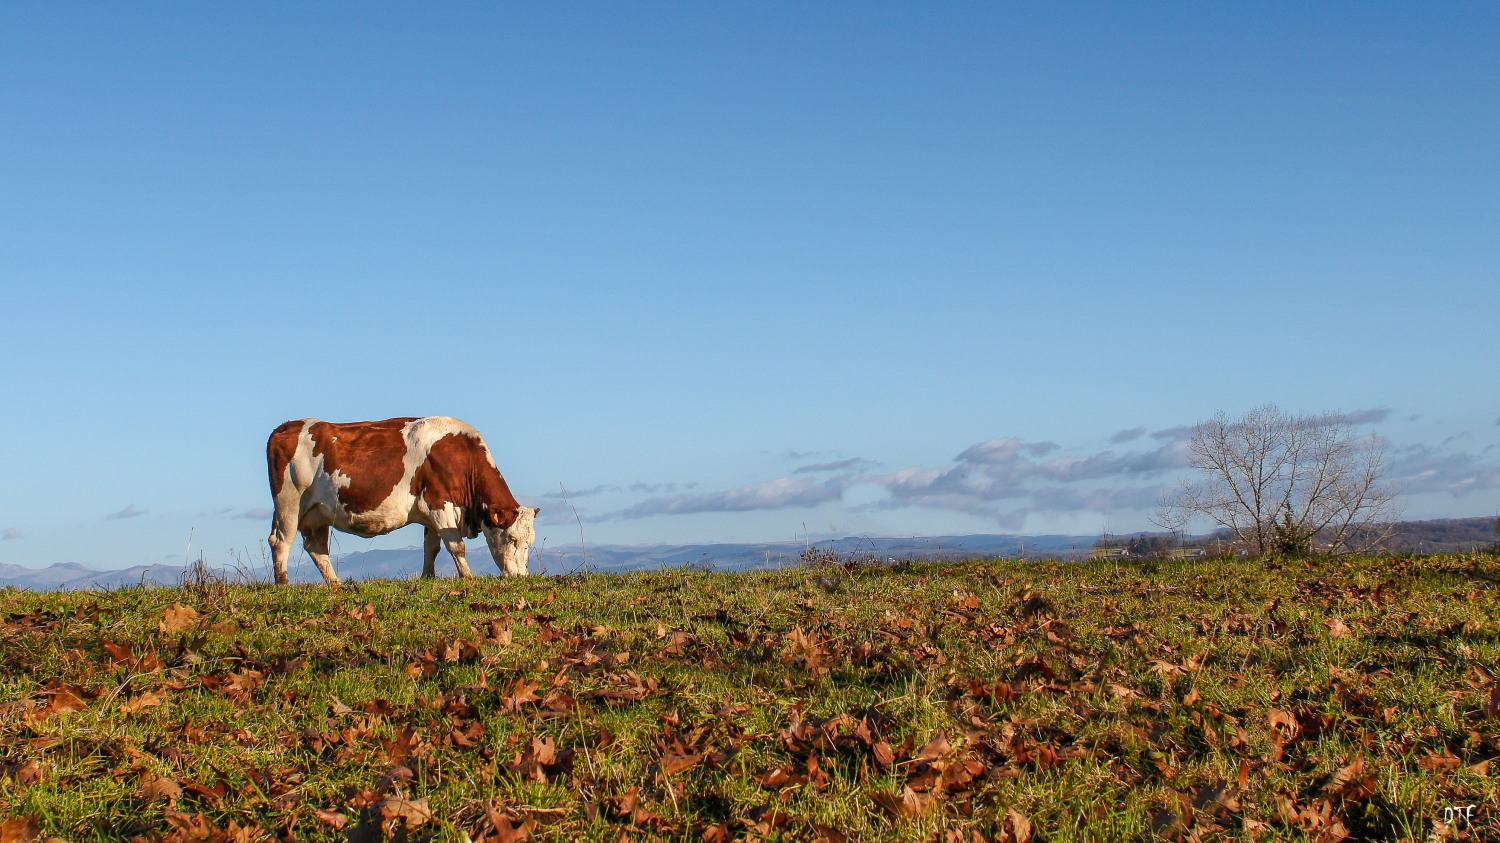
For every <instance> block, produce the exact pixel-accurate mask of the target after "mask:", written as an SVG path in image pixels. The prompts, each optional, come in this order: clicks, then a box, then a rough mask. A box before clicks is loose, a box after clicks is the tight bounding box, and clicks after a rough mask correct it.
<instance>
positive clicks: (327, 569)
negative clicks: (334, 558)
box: [302, 527, 339, 585]
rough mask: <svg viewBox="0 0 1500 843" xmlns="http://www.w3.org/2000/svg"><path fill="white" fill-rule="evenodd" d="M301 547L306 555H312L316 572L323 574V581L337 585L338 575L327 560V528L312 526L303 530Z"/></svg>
mask: <svg viewBox="0 0 1500 843" xmlns="http://www.w3.org/2000/svg"><path fill="white" fill-rule="evenodd" d="M302 547H303V548H305V549H306V550H307V555H308V556H311V557H312V561H313V564H314V565H317V566H318V572H319V573H321V574H322V575H323V582H326V583H328V584H329V585H338V584H339V575H338V573H337V572H336V571H334V570H333V563H332V562H330V561H329V560H328V528H327V527H314V528H312V529H310V530H303V531H302Z"/></svg>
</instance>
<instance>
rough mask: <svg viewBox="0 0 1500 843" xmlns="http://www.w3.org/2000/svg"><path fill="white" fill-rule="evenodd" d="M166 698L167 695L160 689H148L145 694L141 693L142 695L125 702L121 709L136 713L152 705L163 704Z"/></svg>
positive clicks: (125, 711) (125, 712)
mask: <svg viewBox="0 0 1500 843" xmlns="http://www.w3.org/2000/svg"><path fill="white" fill-rule="evenodd" d="M166 699H167V695H166V694H165V693H161V692H158V691H147V692H145V693H144V694H141V695H140V696H138V697H135V698H134V699H131V700H129V701H127V702H125V703H124V704H123V705H121V706H120V711H121V712H122V713H124V714H136V713H138V712H142V711H145V710H146V709H148V708H151V707H152V706H158V705H161V704H162V703H163V702H165V701H166Z"/></svg>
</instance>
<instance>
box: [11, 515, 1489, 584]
mask: <svg viewBox="0 0 1500 843" xmlns="http://www.w3.org/2000/svg"><path fill="white" fill-rule="evenodd" d="M1098 540H1099V537H1098V536H1060V535H1049V536H995V535H975V536H928V537H923V538H858V537H850V538H842V539H833V540H829V541H822V542H817V543H815V544H813V545H804V544H800V543H796V542H762V543H743V544H691V545H648V546H629V545H589V546H588V547H587V548H583V547H580V546H578V545H572V546H564V547H555V548H554V547H533V548H532V549H531V572H532V573H533V574H542V575H551V574H569V573H574V572H579V571H583V570H584V569H585V567H587V569H588V570H590V571H595V572H611V573H618V572H626V571H655V570H661V569H663V568H684V567H690V568H697V569H701V570H711V571H752V570H762V569H771V568H781V567H786V566H790V565H797V564H800V559H801V556H802V554H803V552H804V551H806V550H807V549H808V548H809V547H811V548H815V549H818V550H824V551H830V552H833V553H836V554H838V555H840V556H844V557H849V556H857V557H858V556H871V557H875V558H876V559H896V560H926V561H932V560H942V559H973V558H976V557H980V558H982V557H1020V556H1025V557H1045V558H1071V557H1075V556H1084V555H1087V554H1088V552H1089V549H1090V548H1092V547H1093V546H1094V543H1095V542H1096V541H1098ZM1497 540H1500V535H1497V534H1496V532H1495V519H1493V518H1445V519H1438V520H1433V521H1408V522H1404V523H1402V524H1401V525H1399V527H1398V528H1397V532H1396V535H1395V538H1394V539H1393V541H1392V547H1393V549H1394V550H1397V551H1400V552H1419V553H1456V552H1465V551H1469V550H1472V549H1474V548H1476V547H1487V546H1489V545H1491V544H1494V543H1495V542H1496V541H1497ZM585 563H586V565H585ZM494 564H495V563H494V562H493V561H492V560H491V559H490V552H489V549H488V548H487V547H485V546H484V544H483V543H476V544H474V545H471V546H470V547H469V567H470V568H471V569H473V571H474V573H476V574H478V575H481V576H495V575H497V574H498V571H496V570H495V568H494ZM334 566H335V567H336V568H337V570H338V572H339V577H340V578H341V579H344V580H351V581H352V580H371V579H392V580H400V579H412V578H414V577H416V576H418V575H419V574H420V573H421V572H422V549H421V548H419V547H406V548H399V549H394V550H364V551H359V552H356V553H345V554H339V555H336V556H335V557H334ZM437 570H438V574H439V575H440V576H445V577H451V576H453V575H454V569H453V560H452V559H450V558H449V557H448V554H447V552H446V551H444V552H443V553H441V554H439V556H438V562H437ZM183 571H184V567H183V566H181V565H136V566H134V567H130V568H125V569H123V570H115V571H98V570H94V569H92V568H86V567H84V566H82V565H77V564H74V563H71V562H60V563H58V564H55V565H51V566H48V567H46V568H26V567H22V566H19V565H6V564H0V588H4V587H12V588H24V589H29V590H32V591H56V590H93V589H98V590H113V589H119V588H128V587H131V586H165V587H172V586H176V585H179V584H180V583H181V582H182V578H183ZM214 573H215V574H216V575H217V576H219V577H221V578H222V579H224V580H225V581H227V582H232V583H233V582H268V581H269V580H270V579H271V572H270V571H269V570H268V569H264V568H254V569H236V568H219V569H214ZM289 573H290V574H291V577H292V581H293V582H302V583H319V582H322V581H323V578H322V577H321V576H320V575H319V574H318V569H317V568H316V567H315V566H314V565H313V564H312V562H311V561H310V560H308V559H307V557H306V556H305V555H303V554H301V553H299V554H298V555H297V557H296V558H295V559H294V560H293V563H292V567H291V570H290V572H289Z"/></svg>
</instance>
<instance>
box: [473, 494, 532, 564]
mask: <svg viewBox="0 0 1500 843" xmlns="http://www.w3.org/2000/svg"><path fill="white" fill-rule="evenodd" d="M539 512H541V510H540V509H533V508H532V507H529V506H521V507H517V508H516V509H515V510H511V511H506V510H502V509H493V510H490V511H489V512H488V513H486V514H487V516H488V517H487V518H486V519H485V521H484V524H483V525H482V529H483V530H484V540H485V541H487V542H489V545H490V554H491V555H493V556H494V557H495V564H496V565H499V566H500V573H502V574H504V575H505V576H507V577H522V576H525V575H526V561H527V558H528V557H529V556H530V555H531V543H532V542H534V541H536V516H537V513H539ZM507 522H509V523H507Z"/></svg>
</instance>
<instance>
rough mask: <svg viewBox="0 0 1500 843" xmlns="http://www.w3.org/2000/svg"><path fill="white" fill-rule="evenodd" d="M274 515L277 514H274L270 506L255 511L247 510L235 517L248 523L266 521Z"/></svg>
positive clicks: (257, 508)
mask: <svg viewBox="0 0 1500 843" xmlns="http://www.w3.org/2000/svg"><path fill="white" fill-rule="evenodd" d="M274 514H275V512H273V511H272V509H271V508H270V507H269V506H261V507H256V508H255V509H247V510H245V511H244V512H241V513H240V514H239V515H236V516H234V517H235V518H243V519H245V520H247V521H264V520H266V519H267V518H270V517H271V516H272V515H274Z"/></svg>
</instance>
